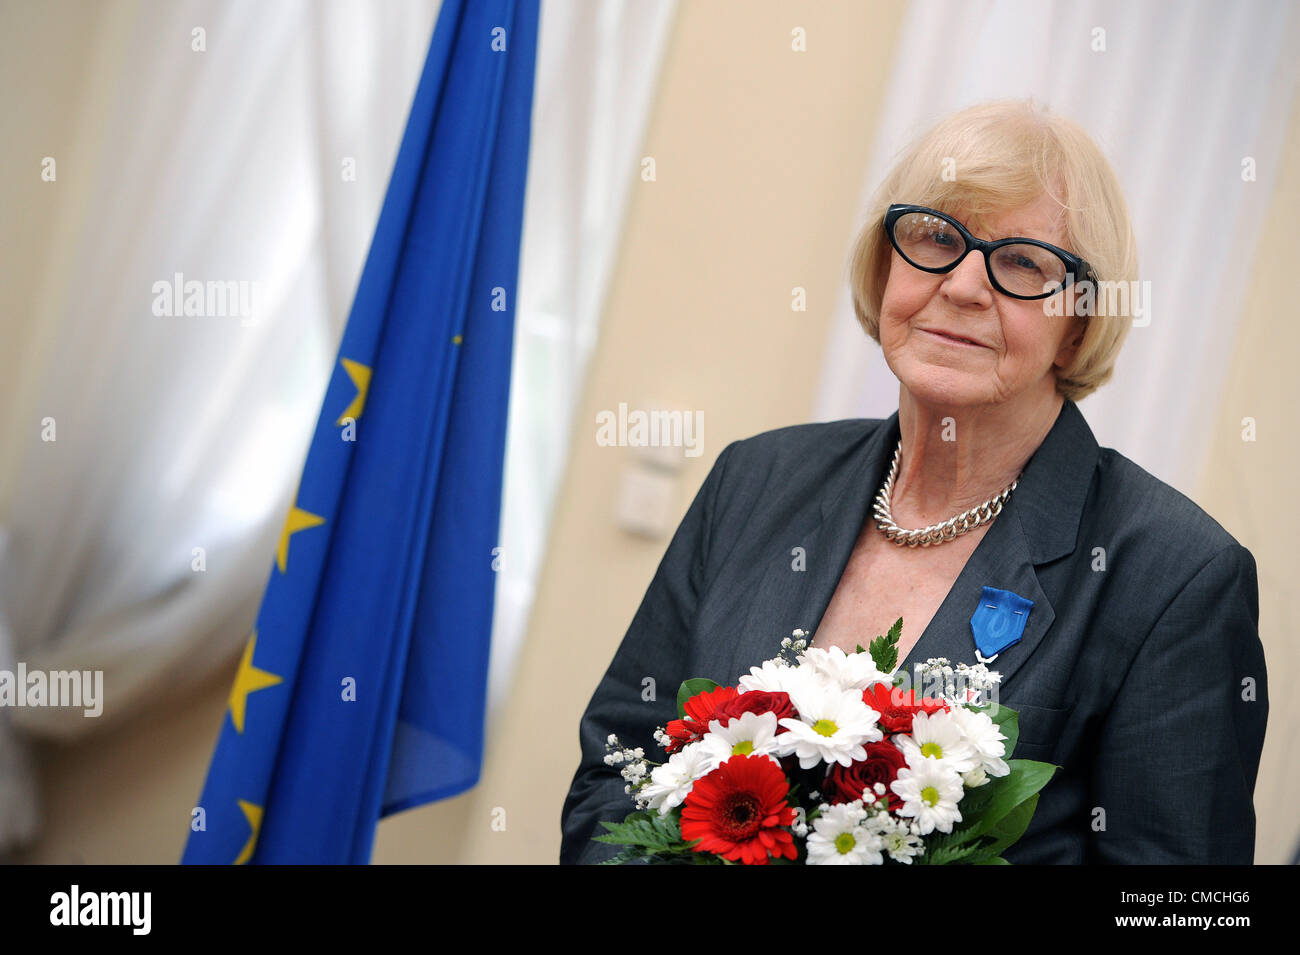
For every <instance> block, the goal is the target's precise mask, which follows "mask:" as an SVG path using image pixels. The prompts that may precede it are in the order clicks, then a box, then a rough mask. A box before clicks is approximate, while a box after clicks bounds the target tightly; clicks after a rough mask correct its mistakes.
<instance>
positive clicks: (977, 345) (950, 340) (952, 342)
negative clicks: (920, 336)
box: [921, 328, 984, 348]
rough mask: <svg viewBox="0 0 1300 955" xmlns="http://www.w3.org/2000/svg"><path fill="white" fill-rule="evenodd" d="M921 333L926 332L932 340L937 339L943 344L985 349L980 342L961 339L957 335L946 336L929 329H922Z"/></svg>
mask: <svg viewBox="0 0 1300 955" xmlns="http://www.w3.org/2000/svg"><path fill="white" fill-rule="evenodd" d="M921 331H923V332H925V333H926V334H927V335H929V336H930V337H931V338H937V339H938V340H939V341H941V342H947V343H948V344H950V345H962V346H965V347H967V348H983V347H984V346H983V345H981V344H980V343H979V342H976V341H971V340H970V339H969V338H961V337H959V336H957V335H949V334H946V333H945V332H935V331H931V330H930V329H928V328H923V329H921Z"/></svg>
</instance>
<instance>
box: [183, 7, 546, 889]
mask: <svg viewBox="0 0 1300 955" xmlns="http://www.w3.org/2000/svg"><path fill="white" fill-rule="evenodd" d="M537 25H538V7H537V0H474V2H472V3H470V2H466V0H443V3H442V7H441V9H440V11H439V14H438V22H437V25H436V28H435V30H434V35H433V40H432V43H431V44H430V47H429V53H428V56H427V59H426V61H425V64H424V71H423V73H422V75H421V78H420V83H419V87H418V89H417V91H416V94H415V98H414V101H413V105H412V108H411V114H410V118H409V119H408V121H407V126H406V131H405V133H404V135H403V138H402V144H401V148H400V150H399V152H398V157H397V162H396V164H395V166H394V168H393V173H392V178H391V180H390V182H389V187H388V193H387V195H386V197H385V200H384V205H383V209H382V211H381V213H380V217H379V224H378V227H377V229H376V231H375V235H374V239H373V241H372V243H371V248H370V253H369V256H368V257H367V259H366V264H365V268H364V270H363V272H362V276H361V282H360V285H359V287H358V289H357V294H356V298H355V300H354V302H353V305H352V312H351V314H350V316H349V318H348V323H347V327H346V329H345V331H344V333H343V337H342V341H341V343H340V346H339V355H338V362H337V364H336V366H335V369H334V374H333V377H332V379H331V381H330V383H329V386H328V389H327V391H326V394H325V399H324V403H323V405H322V408H321V413H320V417H319V419H318V422H317V425H316V432H315V435H314V437H313V440H312V443H311V447H310V450H309V452H308V455H307V461H306V465H305V467H304V469H303V473H302V480H301V482H300V484H299V487H298V489H297V492H296V497H295V499H294V502H293V506H292V507H291V509H290V512H289V515H288V517H287V519H286V522H285V525H284V529H283V531H282V533H281V536H280V541H279V546H278V548H277V551H276V556H275V561H274V565H273V566H272V568H271V574H270V581H269V583H268V585H267V589H266V592H265V594H264V596H263V598H262V605H261V608H260V610H259V613H258V617H257V624H256V627H255V629H254V631H253V633H252V634H251V635H250V637H249V641H248V644H247V646H246V648H245V651H244V655H243V659H242V661H241V663H240V667H239V671H238V674H237V676H236V679H235V683H234V686H233V687H232V688H231V693H230V705H229V710H228V712H227V714H226V717H225V719H224V721H223V725H222V728H221V733H220V736H219V738H218V740H217V745H216V751H215V753H214V755H213V758H212V763H211V766H210V767H209V770H208V777H207V781H206V783H205V785H204V788H203V795H202V798H201V801H200V803H199V809H201V810H202V811H201V812H198V811H196V812H195V813H194V818H193V820H192V822H191V832H190V836H189V841H188V843H187V845H186V848H185V853H184V856H183V859H182V861H183V862H185V863H222V864H224V863H232V862H240V863H242V862H254V863H365V862H368V861H369V859H370V853H371V849H372V845H373V841H374V834H375V827H376V825H377V823H378V820H379V818H380V817H381V816H383V815H387V814H389V813H393V812H397V811H399V810H402V809H407V808H410V807H412V806H417V805H420V804H422V803H426V802H430V801H432V800H436V799H442V798H445V797H447V796H451V795H454V794H456V793H459V792H461V791H463V790H465V789H468V788H469V787H471V786H473V785H474V784H475V783H476V782H477V781H478V776H479V772H480V766H481V761H482V751H483V720H484V704H485V697H486V685H487V664H488V648H489V636H490V633H491V626H492V602H493V594H494V586H495V567H496V566H497V559H498V555H499V551H498V549H497V532H498V528H499V522H500V502H501V486H502V472H503V464H504V455H505V430H506V411H507V406H508V399H509V383H510V365H511V349H512V345H513V337H514V306H515V302H516V300H517V295H516V288H515V286H516V280H517V276H518V267H519V243H520V233H521V228H522V218H523V198H524V185H525V179H526V170H527V159H528V146H529V133H530V120H531V115H532V96H533V73H534V65H535V58H536V45H537Z"/></svg>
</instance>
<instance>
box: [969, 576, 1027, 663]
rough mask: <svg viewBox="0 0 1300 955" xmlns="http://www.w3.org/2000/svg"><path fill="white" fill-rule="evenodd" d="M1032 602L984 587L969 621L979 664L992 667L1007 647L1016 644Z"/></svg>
mask: <svg viewBox="0 0 1300 955" xmlns="http://www.w3.org/2000/svg"><path fill="white" fill-rule="evenodd" d="M1033 608H1034V602H1033V601H1032V600H1027V599H1025V598H1024V597H1021V596H1020V595H1019V594H1013V593H1012V592H1011V591H1009V590H997V589H996V588H994V587H985V588H984V590H983V592H982V593H981V594H980V602H979V606H978V607H976V608H975V613H973V614H972V615H971V618H970V630H971V633H972V634H973V635H974V637H975V656H976V658H977V659H978V660H979V661H980V663H992V662H993V661H994V659H996V658H997V655H998V654H999V653H1001V652H1002V651H1003V650H1005V649H1006V648H1007V647H1009V646H1012V645H1014V644H1016V643H1019V642H1020V637H1021V636H1022V635H1023V634H1024V632H1025V624H1026V623H1027V622H1028V620H1029V611H1030V610H1032V609H1033Z"/></svg>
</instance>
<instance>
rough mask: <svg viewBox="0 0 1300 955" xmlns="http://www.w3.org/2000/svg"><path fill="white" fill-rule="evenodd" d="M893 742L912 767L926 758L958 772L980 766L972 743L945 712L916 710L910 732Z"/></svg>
mask: <svg viewBox="0 0 1300 955" xmlns="http://www.w3.org/2000/svg"><path fill="white" fill-rule="evenodd" d="M894 742H895V743H897V744H898V748H899V749H901V750H902V751H903V756H905V757H906V758H907V765H909V766H912V767H913V768H915V767H916V766H917V765H919V764H920V763H922V762H924V761H926V760H932V761H941V762H944V763H946V764H947V765H948V766H949V768H951V769H953V770H956V771H957V772H958V773H964V772H967V771H968V770H972V769H974V768H975V767H976V766H978V765H980V757H979V754H978V753H977V752H976V751H975V747H974V745H972V744H971V742H970V740H968V739H967V738H966V734H965V733H963V732H962V728H961V725H960V724H959V723H957V722H956V721H955V720H954V719H953V718H952V713H951V712H949V711H945V710H939V711H938V712H937V713H917V714H916V715H915V716H913V717H912V732H911V734H910V735H905V734H904V735H899V736H895V737H894Z"/></svg>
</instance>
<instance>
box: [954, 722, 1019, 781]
mask: <svg viewBox="0 0 1300 955" xmlns="http://www.w3.org/2000/svg"><path fill="white" fill-rule="evenodd" d="M948 715H949V717H950V718H951V719H952V721H953V722H954V723H956V724H957V726H958V728H959V729H960V730H961V731H962V735H963V736H965V737H966V740H967V742H969V743H970V744H971V746H973V747H974V748H975V755H976V758H977V759H978V761H979V762H978V764H977V765H978V766H979V768H980V769H982V770H984V772H985V773H987V774H988V775H989V776H1005V775H1007V774H1008V773H1010V772H1011V767H1010V766H1008V765H1007V763H1006V760H1004V759H1003V758H1002V757H1004V756H1005V755H1006V754H1007V744H1006V743H1005V742H1004V741H1005V740H1006V737H1005V736H1004V735H1003V734H1002V730H1001V729H999V728H998V724H997V723H994V722H993V717H991V716H989V715H988V714H987V713H980V712H977V711H975V710H968V709H966V708H965V707H963V706H955V707H953V708H952V710H951V711H950V712H949V714H948ZM976 785H979V784H978V783H977V784H976Z"/></svg>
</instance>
